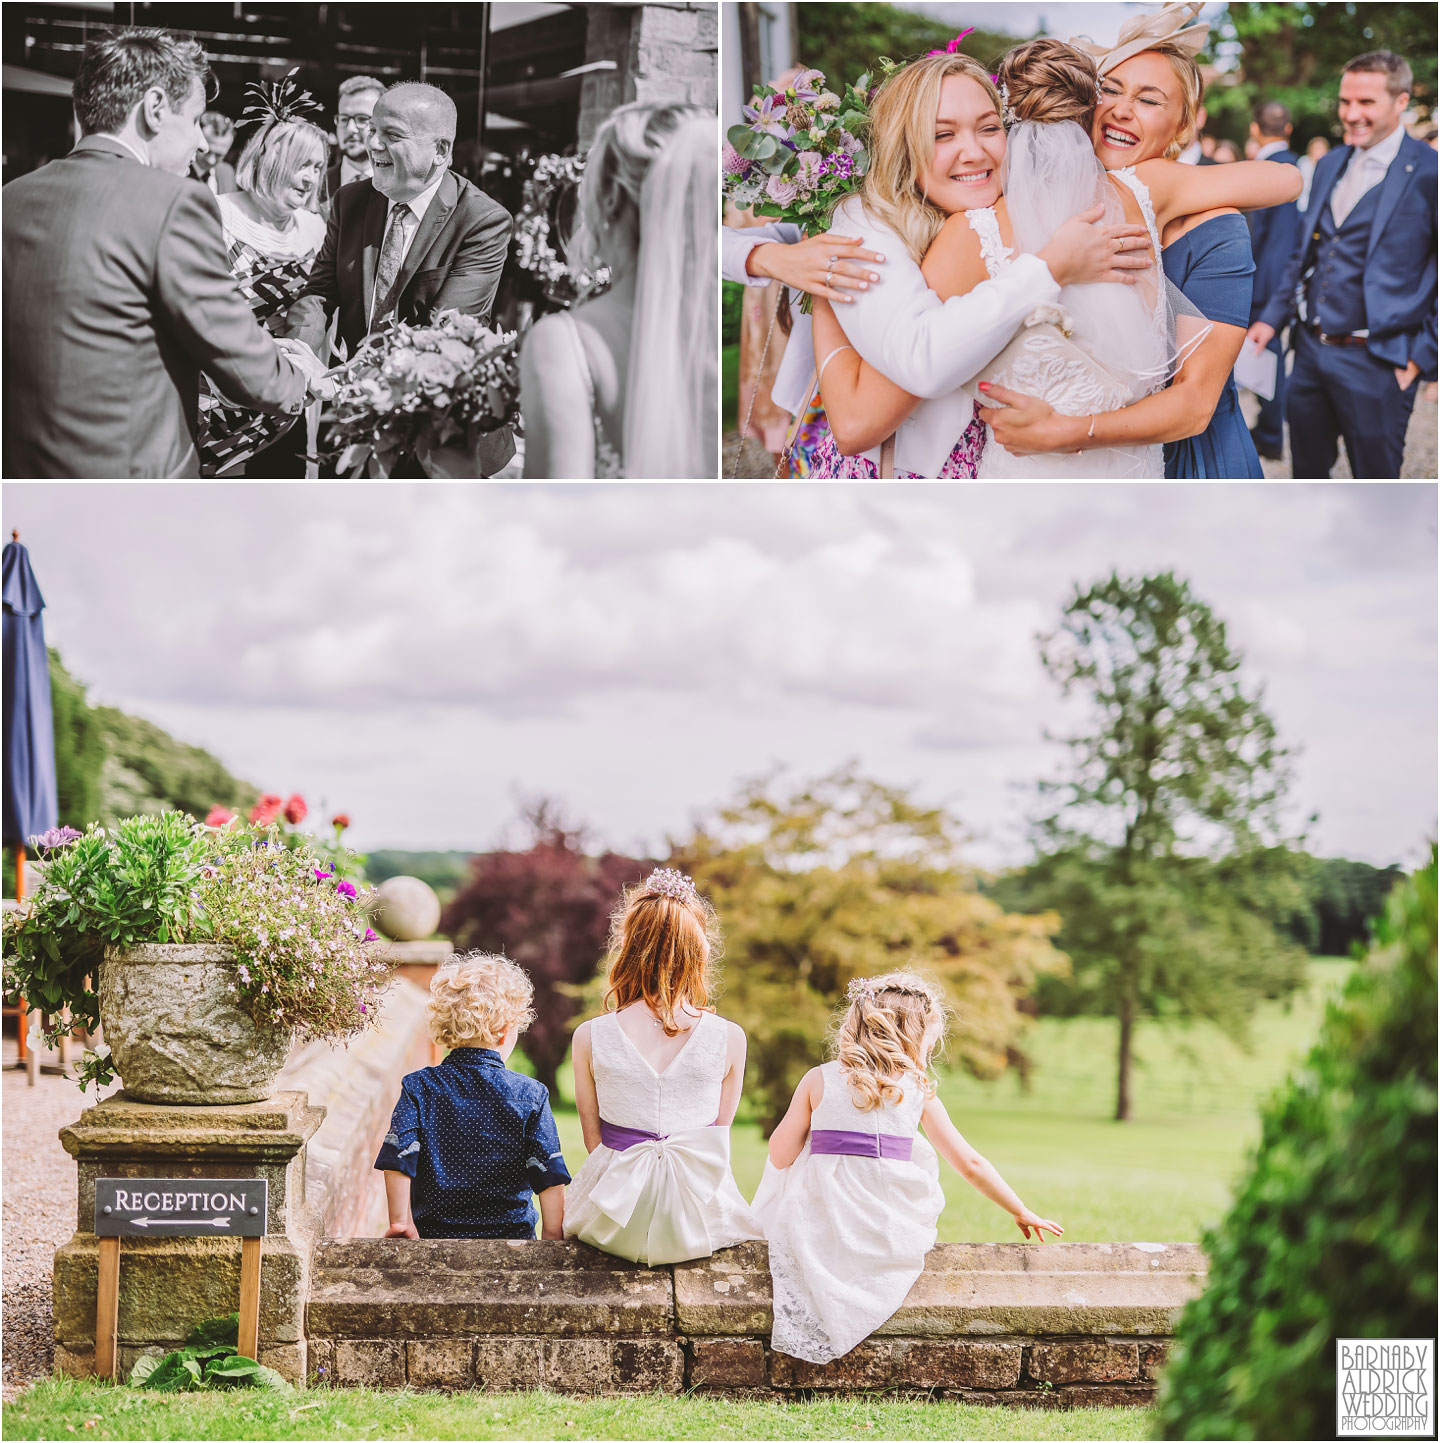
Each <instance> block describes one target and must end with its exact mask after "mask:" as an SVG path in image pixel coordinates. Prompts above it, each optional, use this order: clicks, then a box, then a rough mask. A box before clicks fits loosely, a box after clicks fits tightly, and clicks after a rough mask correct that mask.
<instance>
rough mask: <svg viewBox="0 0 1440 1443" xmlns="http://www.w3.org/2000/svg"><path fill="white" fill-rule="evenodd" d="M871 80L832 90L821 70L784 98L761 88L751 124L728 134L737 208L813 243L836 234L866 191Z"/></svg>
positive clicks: (730, 187) (748, 112)
mask: <svg viewBox="0 0 1440 1443" xmlns="http://www.w3.org/2000/svg"><path fill="white" fill-rule="evenodd" d="M869 91H870V76H869V74H868V72H867V73H866V74H864V75H862V76H861V77H860V78H859V79H858V80H857V81H856V82H855V83H854V84H853V85H847V86H846V87H845V94H844V96H843V97H842V96H839V95H836V94H835V92H834V91H832V90H829V89H827V87H826V82H825V77H824V75H822V74H821V73H820V71H818V70H804V71H801V73H800V74H799V75H797V76H796V77H795V81H794V83H793V84H791V85H789V86H787V87H786V88H785V89H784V90H783V91H782V90H774V89H772V88H771V87H770V86H768V85H757V86H756V87H755V101H754V104H752V105H747V106H746V107H745V109H744V112H743V113H744V115H745V118H746V122H747V123H746V124H744V125H733V126H731V127H730V130H729V132H728V142H727V144H726V146H725V150H724V158H723V161H722V165H721V168H722V170H723V171H724V176H725V178H724V190H725V195H726V198H727V199H728V200H729V201H731V203H732V204H734V205H737V206H739V207H741V208H742V209H743V208H748V209H750V210H753V211H754V212H755V214H756V215H763V216H770V217H773V218H775V219H777V220H785V221H792V222H793V223H794V224H796V225H798V226H799V227H800V228H801V230H803V231H804V232H805V234H806V235H818V234H820V233H822V232H823V231H826V230H828V229H829V227H830V214H831V212H832V211H833V210H834V209H835V207H836V206H837V205H838V204H839V203H840V202H841V201H842V200H843V199H844V198H845V197H846V196H847V195H851V194H852V193H853V192H854V191H856V190H858V189H859V186H860V180H861V178H862V177H863V176H864V174H865V171H866V168H867V167H868V166H869V163H870V156H869V153H868V152H867V151H866V148H865V139H864V137H865V130H866V127H867V126H868V124H869V121H870V111H869Z"/></svg>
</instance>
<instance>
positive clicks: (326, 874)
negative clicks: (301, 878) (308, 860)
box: [315, 867, 335, 882]
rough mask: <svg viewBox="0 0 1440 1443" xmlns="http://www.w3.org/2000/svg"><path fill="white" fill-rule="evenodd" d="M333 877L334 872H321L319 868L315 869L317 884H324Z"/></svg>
mask: <svg viewBox="0 0 1440 1443" xmlns="http://www.w3.org/2000/svg"><path fill="white" fill-rule="evenodd" d="M334 875H335V873H334V872H322V871H321V870H320V868H319V867H316V868H315V880H316V881H317V882H324V881H326V880H327V879H328V878H330V877H333V876H334Z"/></svg>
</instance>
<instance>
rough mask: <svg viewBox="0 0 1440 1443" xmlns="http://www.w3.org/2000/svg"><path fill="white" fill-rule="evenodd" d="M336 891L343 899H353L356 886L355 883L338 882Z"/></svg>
mask: <svg viewBox="0 0 1440 1443" xmlns="http://www.w3.org/2000/svg"><path fill="white" fill-rule="evenodd" d="M335 890H336V891H337V892H339V894H340V895H341V896H342V897H353V896H355V884H354V882H337V883H336V884H335Z"/></svg>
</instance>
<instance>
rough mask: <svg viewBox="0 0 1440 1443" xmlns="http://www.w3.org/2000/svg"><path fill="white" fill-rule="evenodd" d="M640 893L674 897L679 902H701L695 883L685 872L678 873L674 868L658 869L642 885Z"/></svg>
mask: <svg viewBox="0 0 1440 1443" xmlns="http://www.w3.org/2000/svg"><path fill="white" fill-rule="evenodd" d="M640 891H641V893H642V895H643V894H645V893H648V892H658V893H659V894H660V895H661V896H662V897H674V898H675V900H676V901H677V902H698V901H699V900H700V894H699V892H697V891H696V890H695V883H694V882H692V881H691V880H690V878H689V877H687V876H686V875H685V873H684V872H677V871H676V870H675V869H674V868H673V867H657V868H656V869H655V870H654V871H653V872H651V873H650V875H649V876H648V877H646V878H645V880H644V881H643V882H642V883H641V884H640Z"/></svg>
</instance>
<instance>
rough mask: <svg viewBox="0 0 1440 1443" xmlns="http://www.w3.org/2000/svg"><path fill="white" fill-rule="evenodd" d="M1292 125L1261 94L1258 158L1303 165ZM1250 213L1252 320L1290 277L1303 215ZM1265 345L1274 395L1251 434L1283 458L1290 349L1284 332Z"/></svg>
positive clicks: (1278, 209) (1276, 209)
mask: <svg viewBox="0 0 1440 1443" xmlns="http://www.w3.org/2000/svg"><path fill="white" fill-rule="evenodd" d="M1292 128H1293V123H1292V121H1291V119H1290V112H1289V110H1288V109H1287V108H1286V107H1285V106H1283V105H1281V104H1280V102H1279V101H1278V100H1262V101H1261V102H1260V104H1259V105H1257V106H1256V107H1255V118H1254V120H1252V121H1251V122H1250V138H1251V139H1252V140H1253V141H1254V142H1255V144H1256V145H1257V146H1258V147H1259V148H1258V149H1257V150H1256V152H1255V159H1256V160H1273V161H1277V162H1278V163H1279V164H1281V165H1299V163H1300V157H1299V156H1298V155H1296V154H1295V152H1294V151H1293V150H1291V149H1290V131H1291V130H1292ZM1245 219H1246V220H1247V221H1248V222H1249V225H1250V250H1251V252H1252V253H1253V254H1254V256H1255V285H1254V289H1253V291H1252V293H1251V297H1250V322H1251V324H1252V325H1253V324H1254V323H1255V322H1256V321H1258V320H1259V319H1260V317H1261V316H1262V315H1263V314H1264V312H1265V307H1266V306H1267V305H1268V304H1269V303H1270V301H1271V300H1272V299H1273V298H1274V296H1275V294H1276V288H1277V287H1278V286H1279V285H1280V283H1281V281H1283V280H1284V278H1285V268H1286V266H1287V265H1288V264H1289V261H1290V256H1291V254H1292V253H1293V252H1294V250H1295V242H1296V241H1297V240H1298V239H1299V237H1300V229H1301V225H1302V222H1303V219H1304V217H1303V216H1302V215H1301V214H1300V210H1299V207H1298V206H1296V205H1294V204H1293V203H1287V204H1285V205H1272V206H1268V207H1266V209H1264V210H1252V211H1250V212H1248V214H1247V215H1246V217H1245ZM1266 349H1267V350H1270V351H1273V352H1274V353H1275V395H1274V396H1273V397H1272V398H1271V399H1270V400H1268V401H1267V400H1265V399H1264V398H1263V397H1262V398H1261V400H1260V419H1259V420H1258V421H1257V422H1256V423H1255V428H1254V430H1252V431H1251V432H1250V434H1251V436H1252V437H1253V438H1254V441H1255V449H1256V450H1257V451H1258V452H1259V453H1260V454H1261V455H1262V456H1268V457H1269V458H1270V460H1272V461H1278V460H1279V459H1280V457H1281V454H1282V452H1283V448H1284V444H1285V430H1284V420H1285V352H1284V348H1283V346H1282V344H1281V341H1280V337H1279V336H1275V337H1274V338H1273V339H1272V340H1271V341H1270V344H1269V346H1268V347H1267V348H1266Z"/></svg>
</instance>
